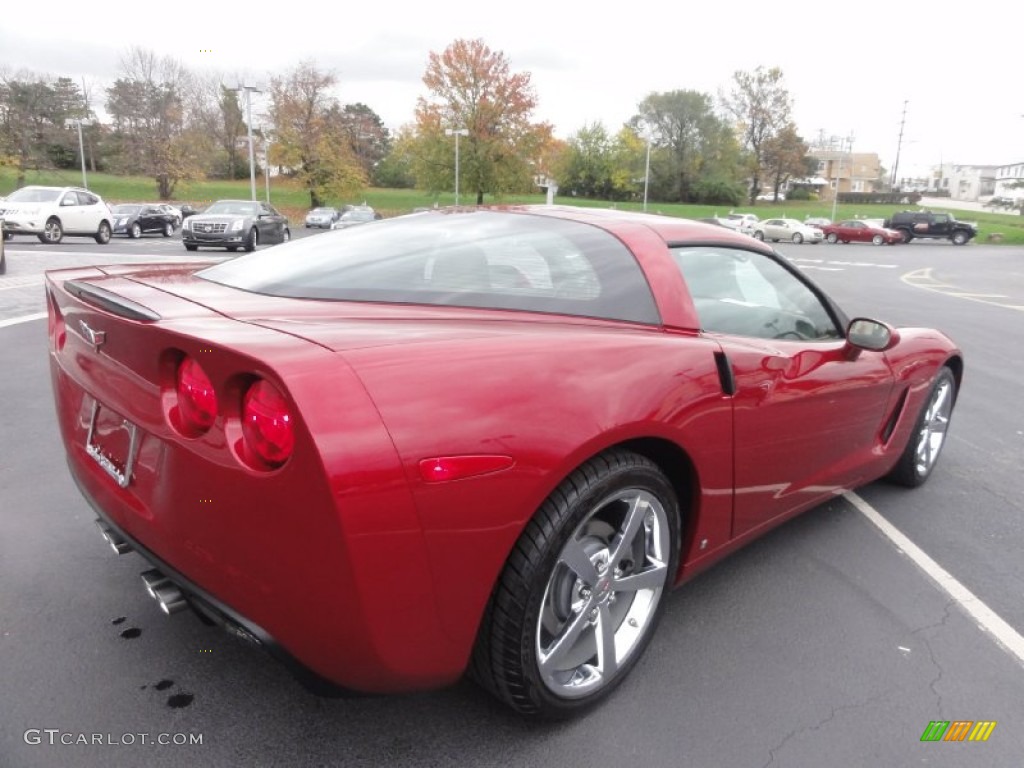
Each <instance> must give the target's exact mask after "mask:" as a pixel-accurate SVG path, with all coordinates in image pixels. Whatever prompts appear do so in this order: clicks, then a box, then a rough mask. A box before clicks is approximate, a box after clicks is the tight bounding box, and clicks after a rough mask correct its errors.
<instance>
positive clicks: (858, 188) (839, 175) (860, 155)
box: [807, 148, 882, 200]
mask: <svg viewBox="0 0 1024 768" xmlns="http://www.w3.org/2000/svg"><path fill="white" fill-rule="evenodd" d="M807 154H808V156H809V157H813V158H814V159H815V160H817V161H818V168H817V171H816V173H817V176H818V177H820V178H823V179H825V180H826V181H827V182H828V184H827V186H826V187H824V188H823V189H822V197H823V199H825V200H831V199H833V198H834V197H835V195H836V191H837V190H838V191H839V192H840V193H842V192H875V191H877V189H878V186H879V184H880V179H881V177H882V161H881V159H880V158H879V157H878V155H877V154H875V153H874V152H845V151H841V150H835V149H819V148H814V149H811V151H810V152H808V153H807Z"/></svg>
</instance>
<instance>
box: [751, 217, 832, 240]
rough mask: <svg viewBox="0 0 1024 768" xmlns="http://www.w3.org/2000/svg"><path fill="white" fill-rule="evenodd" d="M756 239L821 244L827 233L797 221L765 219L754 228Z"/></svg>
mask: <svg viewBox="0 0 1024 768" xmlns="http://www.w3.org/2000/svg"><path fill="white" fill-rule="evenodd" d="M753 234H754V237H755V238H757V239H758V240H771V241H772V242H773V243H777V242H779V241H780V240H788V241H790V242H793V243H797V244H799V243H814V244H817V243H820V242H821V241H822V240H823V239H824V238H825V233H824V232H822V231H821V230H820V229H818V228H817V227H809V226H807V225H806V224H804V223H803V222H802V221H797V220H796V219H765V220H764V221H760V222H758V223H757V226H755V227H754V232H753Z"/></svg>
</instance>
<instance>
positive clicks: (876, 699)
mask: <svg viewBox="0 0 1024 768" xmlns="http://www.w3.org/2000/svg"><path fill="white" fill-rule="evenodd" d="M887 695H888V694H881V693H880V694H877V695H875V696H872V697H870V698H868V699H865V700H864V701H860V702H856V703H853V704H843V705H842V706H839V707H832V711H831V712H829V715H828V717H826V718H824V719H823V720H821V721H819V722H817V723H815V724H814V725H808V726H806V727H804V728H794V729H793V730H792V731H790V732H789V733H787V734H786V735H785V736H784V737H783V739H782V741H780V742H779V743H778V744H776V745H775V746H774V747H771V748H770V749H769V750H768V755H769V757H768V762H767V763H765V764H764V765H763V766H761V768H769V766H771V765H772V764H773V763H774V762H775V758H776V756H777V755H778V753H779V752H781V751H782V748H783V747H784V746H786V742H788V741H789V740H790V739H793V738H795V737H797V736H799V735H800V734H803V733H807V732H808V731H817V730H820V729H821V728H824V727H825V726H826V725H828V724H829V723H830V722H832V721H833V720H835V718H836V716H837V715H839V714H840V713H841V712H846V711H848V710H852V709H860V708H861V707H866V706H867V705H869V704H876V703H878V702H879V701H882V700H884V699H885V698H886V696H887Z"/></svg>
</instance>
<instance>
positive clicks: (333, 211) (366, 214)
mask: <svg viewBox="0 0 1024 768" xmlns="http://www.w3.org/2000/svg"><path fill="white" fill-rule="evenodd" d="M380 218H382V217H381V215H380V214H379V213H377V212H376V211H374V210H373V208H371V207H370V206H369V205H367V204H366V203H363V204H362V205H343V206H342V207H341V208H334V207H331V206H320V207H317V208H314V209H313V210H311V211H310V212H309V213H307V214H306V221H305V225H306V229H311V228H316V229H345V228H346V227H350V226H352V225H353V224H365V223H366V222H368V221H374V220H376V219H380Z"/></svg>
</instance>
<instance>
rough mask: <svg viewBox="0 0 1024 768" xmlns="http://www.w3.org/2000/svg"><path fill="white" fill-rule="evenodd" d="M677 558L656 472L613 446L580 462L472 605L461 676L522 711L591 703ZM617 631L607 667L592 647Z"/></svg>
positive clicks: (675, 534)
mask: <svg viewBox="0 0 1024 768" xmlns="http://www.w3.org/2000/svg"><path fill="white" fill-rule="evenodd" d="M620 534H625V535H624V536H623V537H622V538H621V539H620V538H618V537H619V536H620ZM619 541H625V542H628V544H627V545H625V546H623V545H620V544H618V542H619ZM652 550H654V551H656V554H652ZM678 557H679V506H678V502H677V500H676V495H675V492H674V490H673V488H672V485H671V483H669V481H668V479H667V478H666V477H665V475H664V474H662V472H661V470H659V469H658V467H657V466H656V465H655V464H654V463H653V462H652V461H650V460H649V459H647V458H645V457H643V456H640V455H638V454H635V453H631V452H628V451H623V450H613V451H610V452H608V453H605V454H602V455H600V456H597V457H595V458H593V459H591V460H590V461H588V462H586V463H585V464H583V465H582V466H581V467H579V468H578V469H576V470H575V471H574V472H573V473H572V474H571V475H570V476H569V477H567V478H566V479H565V480H564V481H563V482H562V483H561V485H559V486H558V488H556V489H555V491H554V492H553V493H552V494H551V495H550V496H549V497H548V498H547V499H546V500H545V501H544V503H543V504H542V505H541V507H540V509H538V510H537V512H536V513H535V514H534V516H533V519H532V520H530V522H529V523H528V524H527V526H526V528H525V529H524V531H523V533H522V534H521V535H520V537H519V540H518V541H517V542H516V545H515V547H514V548H513V550H512V552H511V554H510V555H509V558H508V560H507V561H506V563H505V567H504V569H503V570H502V572H501V575H500V576H499V577H498V581H497V583H496V584H495V587H494V590H493V592H492V594H491V599H490V602H489V603H488V606H487V610H486V612H485V614H484V618H483V621H482V623H481V627H480V631H479V634H478V635H477V642H476V646H475V647H474V650H473V659H472V663H471V666H470V675H471V676H472V677H473V678H474V679H475V680H476V681H477V682H478V683H480V684H481V685H482V686H483V687H484V688H486V689H487V690H488V691H490V692H491V693H492V694H494V695H495V696H496V697H497V698H498V699H500V700H501V701H503V702H504V703H506V704H508V705H509V706H510V707H512V708H513V709H515V710H517V711H518V712H521V713H523V714H527V715H533V716H539V717H549V718H565V717H569V716H572V715H574V714H576V713H578V712H580V711H582V710H584V709H587V708H589V707H591V706H593V705H594V704H596V703H597V702H599V701H600V700H602V699H604V698H605V697H606V696H607V695H609V694H610V693H611V692H612V691H613V690H614V689H615V687H616V686H617V685H618V684H619V683H620V682H621V681H622V679H623V678H625V677H626V675H627V674H628V673H629V671H630V669H631V668H632V667H633V665H634V664H635V663H636V662H637V660H638V659H639V658H640V657H641V656H642V655H643V652H644V649H645V648H646V646H647V644H648V643H649V641H650V639H651V637H652V635H653V634H654V631H655V628H656V627H657V623H658V619H659V618H660V616H661V613H662V611H663V609H664V605H665V597H666V594H667V592H668V590H669V589H670V588H671V586H672V583H673V582H674V579H675V573H676V569H677V565H678ZM638 562H639V566H638V565H637V563H638ZM588 569H589V572H588ZM631 581H632V582H633V583H632V584H630V585H629V586H628V587H627V588H625V589H621V588H618V587H619V586H620V585H623V584H627V583H628V582H631ZM641 585H643V586H641ZM613 587H616V588H614V589H613ZM630 587H631V588H630ZM559 614H561V615H559ZM638 627H639V631H637V628H638ZM619 639H622V640H623V644H628V645H627V646H626V648H625V650H624V651H622V653H623V656H622V657H621V658H619V657H618V656H617V655H615V654H613V655H615V658H613V659H612V660H611V662H610V664H611V671H610V673H609V672H608V671H607V665H608V663H609V662H608V657H607V650H603V649H608V648H609V642H611V643H612V644H613V646H614V644H615V643H616V642H617V641H618V640H619ZM545 643H548V645H547V646H546V647H545ZM545 651H547V657H546V658H541V657H542V655H543V654H544V652H545ZM563 665H565V666H563ZM545 666H546V669H545Z"/></svg>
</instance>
